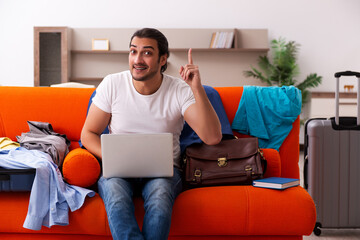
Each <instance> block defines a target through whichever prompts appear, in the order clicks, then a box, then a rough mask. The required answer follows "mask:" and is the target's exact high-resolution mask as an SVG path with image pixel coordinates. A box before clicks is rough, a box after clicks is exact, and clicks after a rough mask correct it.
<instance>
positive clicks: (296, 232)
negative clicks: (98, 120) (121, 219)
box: [0, 87, 316, 240]
mask: <svg viewBox="0 0 360 240" xmlns="http://www.w3.org/2000/svg"><path fill="white" fill-rule="evenodd" d="M216 90H217V91H218V92H219V94H220V96H221V99H222V101H223V104H224V107H225V111H226V113H227V115H228V117H229V120H230V122H231V121H232V119H233V118H234V116H235V113H236V110H237V107H238V104H239V101H240V98H241V95H242V91H243V88H242V87H220V88H216ZM93 91H94V89H79V88H50V87H0V137H9V138H11V139H12V140H14V141H15V140H16V138H15V136H18V135H21V133H22V132H28V131H29V129H28V125H27V122H26V121H27V120H32V121H43V122H49V123H51V124H52V126H53V128H54V131H55V132H58V133H62V134H66V135H67V137H68V138H69V139H70V140H71V151H70V153H69V154H68V155H67V157H66V159H65V161H64V167H63V169H62V170H63V175H64V177H65V180H66V181H68V182H69V183H71V184H76V185H81V186H90V185H91V184H93V183H94V182H95V181H96V179H97V177H98V174H99V171H100V167H99V164H98V163H97V161H96V159H94V158H93V157H92V155H90V154H89V153H88V152H86V150H81V149H79V144H78V140H79V138H80V132H81V129H82V126H83V123H84V121H85V117H86V110H87V105H88V101H89V98H90V95H91V94H92V92H93ZM264 155H265V157H266V158H267V161H268V170H267V172H266V176H267V177H268V176H282V177H292V178H299V167H298V159H299V119H297V120H296V121H295V122H294V124H293V129H292V131H291V132H290V134H289V135H288V136H287V138H286V140H285V141H284V143H283V144H282V146H281V148H280V150H279V152H278V151H275V150H273V149H264ZM29 194H30V193H29V192H0V239H2V240H4V239H36V240H40V239H67V240H71V239H76V240H79V239H86V240H91V239H111V234H110V230H109V227H108V222H107V217H106V212H105V208H104V204H103V201H102V199H101V198H100V197H99V195H98V194H96V195H95V197H92V198H89V197H88V198H86V201H85V203H84V205H83V207H82V208H81V209H79V210H77V211H75V212H69V222H70V224H69V225H68V226H53V227H51V228H47V227H43V228H42V230H40V231H32V230H28V229H24V228H23V227H22V225H23V223H24V220H25V216H26V213H27V208H28V203H29ZM134 203H135V208H136V210H135V214H136V216H137V220H138V223H139V225H140V226H141V224H142V217H143V213H144V210H143V207H142V200H141V199H139V198H135V199H134ZM315 220H316V211H315V205H314V202H313V200H312V199H311V197H310V195H309V194H308V193H307V192H306V191H305V190H304V189H303V188H302V187H300V186H299V187H294V188H289V189H286V190H282V191H281V190H271V189H263V188H255V187H252V186H221V187H207V188H197V189H191V190H187V191H184V192H183V193H181V194H180V195H179V197H178V198H177V199H176V201H175V205H174V209H173V217H172V223H171V230H170V236H169V239H179V240H180V239H286V240H289V239H302V236H303V235H309V234H311V232H312V230H313V228H314V225H315Z"/></svg>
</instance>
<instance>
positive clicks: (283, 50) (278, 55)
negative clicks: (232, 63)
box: [244, 38, 322, 106]
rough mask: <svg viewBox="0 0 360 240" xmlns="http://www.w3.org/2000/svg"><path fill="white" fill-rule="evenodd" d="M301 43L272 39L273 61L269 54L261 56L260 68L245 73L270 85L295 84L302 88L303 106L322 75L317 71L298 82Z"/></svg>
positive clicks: (253, 68)
mask: <svg viewBox="0 0 360 240" xmlns="http://www.w3.org/2000/svg"><path fill="white" fill-rule="evenodd" d="M299 46H300V45H299V44H298V43H296V42H295V41H289V42H286V41H285V39H284V38H279V39H278V40H276V39H274V40H272V41H271V51H272V53H271V56H272V59H271V60H272V61H270V59H269V58H268V57H267V56H259V59H258V65H259V68H260V70H258V69H257V68H255V67H251V69H252V70H250V71H245V72H244V75H245V76H247V77H253V78H256V79H259V80H261V81H262V82H265V83H267V85H268V86H273V85H277V86H280V87H281V86H284V85H285V86H290V85H294V86H295V87H297V88H298V89H300V90H301V95H302V106H304V104H305V103H306V102H307V101H308V96H309V93H310V92H309V90H308V88H314V87H317V86H318V85H319V84H321V81H322V77H321V76H318V75H317V74H316V73H311V74H309V75H308V76H307V77H306V78H305V80H304V81H302V82H301V83H297V80H296V79H295V77H296V76H297V75H298V74H299V66H298V64H297V63H296V58H297V53H298V51H299Z"/></svg>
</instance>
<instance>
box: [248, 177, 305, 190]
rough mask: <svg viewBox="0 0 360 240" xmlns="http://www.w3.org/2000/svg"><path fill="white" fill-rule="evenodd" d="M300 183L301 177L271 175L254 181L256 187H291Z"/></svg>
mask: <svg viewBox="0 0 360 240" xmlns="http://www.w3.org/2000/svg"><path fill="white" fill-rule="evenodd" d="M299 184H300V180H299V179H295V178H281V177H270V178H263V179H259V180H254V181H253V186H254V187H262V188H271V189H286V188H289V187H295V186H298V185H299Z"/></svg>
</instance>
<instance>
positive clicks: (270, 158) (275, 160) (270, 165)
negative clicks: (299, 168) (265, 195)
mask: <svg viewBox="0 0 360 240" xmlns="http://www.w3.org/2000/svg"><path fill="white" fill-rule="evenodd" d="M261 150H262V152H263V153H264V158H265V160H266V162H267V167H266V172H265V174H264V177H280V176H281V160H280V154H279V152H278V151H276V150H275V149H272V148H262V149H261Z"/></svg>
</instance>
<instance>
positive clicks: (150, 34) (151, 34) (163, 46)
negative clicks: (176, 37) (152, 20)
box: [130, 28, 170, 72]
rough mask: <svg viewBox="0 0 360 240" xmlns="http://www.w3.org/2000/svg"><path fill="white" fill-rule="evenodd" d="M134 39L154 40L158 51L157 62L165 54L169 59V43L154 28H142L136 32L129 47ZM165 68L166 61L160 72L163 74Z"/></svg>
mask: <svg viewBox="0 0 360 240" xmlns="http://www.w3.org/2000/svg"><path fill="white" fill-rule="evenodd" d="M134 37H138V38H150V39H155V40H156V41H157V45H158V49H159V60H160V57H161V56H163V55H165V54H166V55H167V57H168V58H169V56H170V53H169V43H168V41H167V39H166V37H165V36H164V34H162V33H161V32H160V31H159V30H157V29H154V28H143V29H140V30H137V31H136V32H135V33H134V34H133V35H132V37H131V40H130V45H131V42H132V40H133V38H134ZM166 68H167V61H166V63H165V64H164V65H163V66H161V72H165V70H166Z"/></svg>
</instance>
